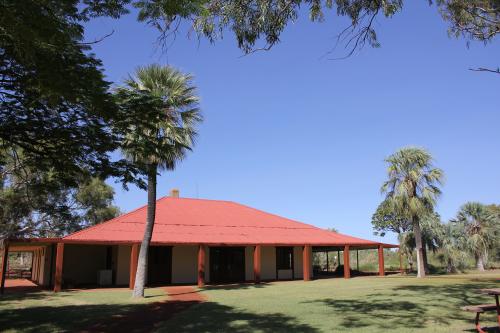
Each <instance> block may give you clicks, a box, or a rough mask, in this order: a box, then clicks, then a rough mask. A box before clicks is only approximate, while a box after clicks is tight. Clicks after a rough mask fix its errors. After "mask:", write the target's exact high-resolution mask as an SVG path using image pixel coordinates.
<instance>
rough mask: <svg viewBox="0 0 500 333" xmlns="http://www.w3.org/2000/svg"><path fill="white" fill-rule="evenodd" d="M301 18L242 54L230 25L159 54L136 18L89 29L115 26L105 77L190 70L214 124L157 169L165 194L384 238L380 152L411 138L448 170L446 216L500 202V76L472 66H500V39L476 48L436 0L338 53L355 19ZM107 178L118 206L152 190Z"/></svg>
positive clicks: (104, 45)
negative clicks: (378, 215)
mask: <svg viewBox="0 0 500 333" xmlns="http://www.w3.org/2000/svg"><path fill="white" fill-rule="evenodd" d="M304 14H305V15H302V17H301V18H300V19H299V21H298V22H296V23H295V24H290V25H289V26H288V27H287V29H286V30H285V32H284V33H283V35H282V37H281V40H282V42H281V43H280V44H279V45H277V46H275V47H274V48H273V49H272V50H271V51H269V52H258V53H254V54H252V55H249V56H244V57H242V52H241V51H240V50H239V49H238V48H237V46H236V41H235V39H234V36H233V35H232V34H231V33H230V32H228V33H226V35H225V36H224V40H222V41H220V42H217V43H216V44H213V45H211V44H209V43H208V42H207V41H206V40H201V41H200V42H199V41H198V40H197V39H196V37H194V36H192V37H191V38H188V37H186V32H182V33H180V34H179V35H178V36H177V38H176V40H175V42H174V43H173V44H172V46H171V47H170V48H169V50H168V53H162V52H161V51H160V50H158V46H157V44H156V43H155V41H156V37H157V36H158V33H157V31H155V30H154V29H153V28H151V27H148V26H145V25H144V24H142V23H138V22H137V21H136V20H135V15H134V14H131V15H128V16H125V17H123V18H121V19H120V20H110V19H99V20H94V21H91V22H90V23H89V24H88V25H87V38H88V40H93V39H95V38H99V37H102V36H103V35H105V34H107V33H109V32H111V31H112V30H115V32H114V34H113V35H112V36H111V37H109V38H107V39H105V40H104V41H103V42H101V43H99V44H97V45H96V46H95V47H94V52H95V53H96V55H97V56H98V57H99V58H100V59H102V60H103V62H104V68H105V72H106V75H107V78H108V80H109V81H112V82H117V83H119V82H120V81H121V80H122V79H123V78H125V77H126V75H127V73H129V72H133V70H134V69H135V68H136V67H137V66H138V65H146V64H149V63H153V62H156V63H161V64H169V65H172V66H175V67H178V68H179V69H181V70H182V71H185V72H189V73H192V74H194V75H195V78H196V79H195V84H196V85H197V87H198V88H199V94H200V96H201V108H202V110H203V114H204V116H205V122H204V123H203V125H202V126H201V128H200V131H199V132H200V136H199V139H198V143H197V145H196V147H195V150H194V151H193V152H192V153H191V154H190V155H189V157H188V158H187V159H186V160H185V161H184V162H182V163H181V164H180V165H179V167H178V169H177V170H176V171H175V172H167V173H164V174H162V176H161V177H160V178H159V181H158V195H159V197H160V196H163V195H166V194H168V192H169V190H170V189H171V188H174V187H175V188H179V189H180V191H181V196H184V197H194V198H197V197H198V198H209V199H223V200H231V201H236V202H239V203H243V204H247V205H250V206H253V207H255V208H259V209H262V210H265V211H268V212H272V213H275V214H279V215H282V216H285V217H289V218H292V219H296V220H300V221H302V222H306V223H310V224H314V225H316V226H319V227H324V228H327V227H335V228H337V229H338V230H339V231H340V232H343V233H347V234H351V235H354V236H358V237H363V238H368V239H374V240H375V239H377V237H375V236H373V231H372V227H371V223H370V221H371V215H372V214H373V212H374V211H375V209H376V207H377V205H378V204H379V203H380V201H381V200H382V199H383V198H382V196H381V194H380V186H381V184H382V182H383V181H384V180H385V179H386V165H385V163H384V158H385V157H387V156H388V155H390V154H391V153H393V152H394V151H396V150H397V149H398V148H400V147H404V146H408V145H416V146H421V147H425V148H426V149H428V150H429V151H430V152H431V153H432V155H433V156H434V157H435V160H436V161H435V164H436V165H437V166H438V167H440V168H442V169H443V170H444V172H445V174H446V183H445V184H444V186H443V195H442V198H441V199H440V200H439V205H438V207H437V211H438V212H439V213H440V214H441V216H442V218H443V220H445V221H447V220H448V219H449V218H451V217H453V216H454V215H455V213H456V211H457V209H458V208H459V206H460V205H461V204H463V203H464V202H466V201H468V200H474V201H481V202H484V203H494V202H496V203H500V103H499V101H500V77H499V76H498V75H496V74H486V73H476V72H471V71H469V70H468V68H470V67H479V66H483V67H488V66H489V67H494V68H496V66H498V65H500V58H499V57H498V55H499V54H500V43H499V42H498V40H497V41H496V43H493V44H490V45H488V46H484V45H483V44H481V43H472V44H471V46H470V48H467V47H466V42H465V41H464V40H463V39H458V40H457V39H450V38H448V36H447V24H446V23H445V22H444V21H443V20H442V19H441V18H440V16H439V14H438V13H437V9H436V8H435V7H429V5H428V2H427V1H424V0H420V1H406V2H405V9H404V11H403V12H402V13H399V14H398V15H396V16H395V17H394V18H392V19H383V18H381V19H379V20H378V22H377V25H376V28H377V32H378V35H379V39H380V42H381V43H382V47H381V48H378V49H373V48H370V47H365V48H364V49H363V50H362V51H361V52H359V53H356V54H355V55H353V56H352V57H350V58H348V59H346V60H334V61H332V60H327V59H325V58H324V57H323V56H324V55H325V53H326V52H327V51H328V50H329V49H331V47H332V46H333V44H334V41H335V36H336V35H337V34H338V33H339V32H340V31H341V29H342V28H343V27H345V26H346V24H347V21H345V20H344V19H339V18H338V17H336V16H335V15H333V13H331V14H329V15H328V16H327V18H326V21H325V22H323V23H311V22H309V20H308V18H307V13H305V12H304ZM342 52H343V50H342V49H338V53H336V54H335V55H337V56H341V55H343V53H342ZM110 184H113V186H114V187H115V190H116V196H115V199H116V204H117V205H118V206H119V207H120V209H121V210H122V211H124V212H126V211H129V210H131V209H134V208H136V207H138V206H140V205H143V204H145V203H146V193H145V192H144V191H141V190H138V189H136V188H131V189H130V190H129V191H128V192H127V191H124V190H122V188H121V185H120V184H114V183H113V182H110ZM384 241H395V237H394V236H386V237H385V238H384Z"/></svg>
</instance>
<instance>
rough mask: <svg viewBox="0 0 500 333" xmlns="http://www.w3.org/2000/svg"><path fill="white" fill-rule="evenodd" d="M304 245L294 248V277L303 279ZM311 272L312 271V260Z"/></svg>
mask: <svg viewBox="0 0 500 333" xmlns="http://www.w3.org/2000/svg"><path fill="white" fill-rule="evenodd" d="M302 263H303V261H302V246H295V247H294V248H293V264H294V275H295V276H294V278H295V279H302V278H303V277H304V270H303V266H302ZM311 272H312V260H311Z"/></svg>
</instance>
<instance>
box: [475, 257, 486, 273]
mask: <svg viewBox="0 0 500 333" xmlns="http://www.w3.org/2000/svg"><path fill="white" fill-rule="evenodd" d="M476 267H477V270H478V271H481V272H484V254H482V253H480V254H477V255H476Z"/></svg>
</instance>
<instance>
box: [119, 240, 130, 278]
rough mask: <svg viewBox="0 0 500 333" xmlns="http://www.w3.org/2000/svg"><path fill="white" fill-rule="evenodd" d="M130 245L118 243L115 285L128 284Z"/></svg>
mask: <svg viewBox="0 0 500 333" xmlns="http://www.w3.org/2000/svg"><path fill="white" fill-rule="evenodd" d="M131 251H132V246H130V245H118V255H117V260H116V285H118V286H128V284H129V281H130V280H129V279H130V252H131Z"/></svg>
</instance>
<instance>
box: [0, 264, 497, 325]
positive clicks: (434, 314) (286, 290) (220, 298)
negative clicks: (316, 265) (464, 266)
mask: <svg viewBox="0 0 500 333" xmlns="http://www.w3.org/2000/svg"><path fill="white" fill-rule="evenodd" d="M499 282H500V271H492V272H488V273H484V274H463V275H448V276H433V277H429V278H426V279H422V280H420V279H416V278H414V277H401V276H388V277H385V278H379V277H358V278H353V279H350V280H344V279H342V278H335V279H327V280H316V281H311V282H307V283H304V282H303V281H291V282H280V283H269V284H261V285H257V286H255V285H252V284H245V285H231V286H218V287H207V288H206V289H204V290H203V291H201V292H202V293H203V294H204V295H205V296H207V298H208V301H207V302H205V303H201V304H197V305H193V306H192V307H190V308H188V309H187V310H186V311H183V312H180V313H178V314H176V315H174V316H173V317H172V318H171V319H168V320H163V321H160V322H158V323H157V325H155V327H156V332H157V333H161V332H188V333H189V332H234V333H243V332H269V333H271V332H273V333H275V332H287V333H290V332H352V331H354V332H370V333H371V332H474V331H475V330H474V326H473V314H471V313H467V312H463V311H461V310H460V307H461V306H464V305H467V304H475V303H492V302H493V301H494V300H493V298H492V297H489V296H484V295H480V294H478V293H477V289H480V288H488V287H500V284H499ZM147 296H148V297H147V298H146V299H144V300H141V301H133V300H132V299H131V298H130V291H128V290H105V291H104V290H103V291H92V292H88V291H84V292H81V291H73V292H71V291H68V292H62V293H59V294H53V293H51V292H33V293H29V294H24V295H21V294H7V295H5V296H3V297H0V330H1V331H2V332H3V331H7V332H54V331H79V330H82V329H85V328H89V327H92V325H94V324H95V323H99V322H100V321H105V320H109V319H110V318H112V319H113V318H114V317H117V318H118V317H120V316H124V315H127V313H130V312H131V311H136V310H144V309H145V308H147V306H148V304H149V303H151V302H155V301H162V300H165V297H166V296H165V295H164V292H163V291H162V290H161V289H148V290H147ZM483 317H484V318H483V320H482V324H483V326H489V327H495V326H496V325H497V324H496V316H495V314H494V313H488V314H485V315H483ZM125 331H127V330H125Z"/></svg>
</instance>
